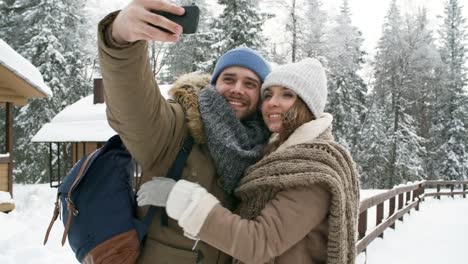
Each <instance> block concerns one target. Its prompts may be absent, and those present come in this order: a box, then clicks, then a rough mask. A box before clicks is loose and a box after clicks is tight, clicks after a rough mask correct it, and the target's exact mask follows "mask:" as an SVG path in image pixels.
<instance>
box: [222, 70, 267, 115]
mask: <svg viewBox="0 0 468 264" xmlns="http://www.w3.org/2000/svg"><path fill="white" fill-rule="evenodd" d="M215 85H216V90H217V91H218V92H219V93H220V94H221V95H222V96H223V97H224V98H225V99H226V100H227V101H228V103H229V105H230V106H231V108H232V109H233V110H234V112H235V113H236V117H237V118H239V119H240V120H244V119H246V118H248V117H249V116H251V115H252V114H253V113H255V111H256V110H257V105H258V101H259V99H260V86H261V82H260V79H259V78H258V76H257V75H256V74H255V73H254V72H253V71H251V70H249V69H247V68H244V67H237V66H235V67H229V68H226V69H224V70H223V71H222V72H221V74H220V75H219V77H218V79H217V80H216V84H215Z"/></svg>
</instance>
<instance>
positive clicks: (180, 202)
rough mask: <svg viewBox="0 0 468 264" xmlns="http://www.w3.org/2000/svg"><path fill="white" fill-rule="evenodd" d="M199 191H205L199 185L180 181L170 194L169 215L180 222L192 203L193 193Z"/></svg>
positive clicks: (168, 200) (168, 202)
mask: <svg viewBox="0 0 468 264" xmlns="http://www.w3.org/2000/svg"><path fill="white" fill-rule="evenodd" d="M197 189H202V190H204V188H203V187H201V186H200V185H199V184H198V183H193V182H189V181H186V180H180V181H178V182H177V183H176V184H175V185H174V188H173V189H172V190H171V192H170V193H169V197H168V199H167V206H166V212H167V215H168V216H170V217H171V218H173V219H175V220H179V218H180V217H181V215H182V213H183V212H184V211H185V210H186V209H187V207H188V206H189V205H190V203H191V201H192V199H193V198H192V196H193V193H194V192H195V191H196V190H197Z"/></svg>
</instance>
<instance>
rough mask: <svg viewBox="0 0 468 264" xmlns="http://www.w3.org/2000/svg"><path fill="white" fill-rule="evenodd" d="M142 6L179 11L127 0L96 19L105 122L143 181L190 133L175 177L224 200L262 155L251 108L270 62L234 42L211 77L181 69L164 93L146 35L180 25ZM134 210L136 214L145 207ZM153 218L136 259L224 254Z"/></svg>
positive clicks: (183, 259) (263, 137) (170, 37)
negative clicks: (165, 95) (189, 148)
mask: <svg viewBox="0 0 468 264" xmlns="http://www.w3.org/2000/svg"><path fill="white" fill-rule="evenodd" d="M149 10H161V11H166V12H169V13H174V14H177V15H181V14H183V12H184V10H183V8H180V7H178V6H175V5H172V4H169V3H166V2H164V1H156V0H133V1H132V2H131V3H130V4H129V5H128V6H127V7H125V8H124V9H123V10H121V11H120V12H118V13H114V14H110V15H109V16H107V17H106V18H104V19H103V20H102V21H101V22H100V25H99V59H100V64H101V72H102V76H103V80H104V87H105V101H106V104H107V117H108V121H109V124H110V125H111V126H112V128H114V129H115V130H116V131H117V132H118V133H119V135H120V136H121V138H122V139H123V141H124V143H125V145H126V147H127V148H128V150H129V151H130V152H131V154H132V155H133V157H134V158H135V159H136V160H137V161H138V163H139V164H140V165H141V166H142V168H143V172H144V176H143V180H142V181H143V182H146V181H148V180H151V178H152V177H153V176H162V175H165V174H166V173H167V171H168V169H169V167H170V166H171V164H172V163H173V161H174V159H175V157H176V155H177V153H178V151H179V150H180V148H181V146H182V145H183V142H184V140H185V139H186V138H187V136H188V135H191V136H192V137H193V138H194V139H195V144H194V146H193V148H192V151H191V153H190V155H189V157H188V159H187V163H186V165H185V168H184V171H183V173H182V178H183V179H186V180H189V181H193V182H198V183H199V184H201V185H202V186H203V187H205V188H206V189H207V190H208V191H209V192H210V193H212V194H213V195H215V196H216V197H217V198H218V199H219V200H220V201H221V202H222V203H223V204H224V205H226V206H229V205H231V203H230V201H232V199H231V194H232V191H233V190H234V188H235V187H236V186H237V183H238V181H239V179H240V177H241V176H242V173H243V171H244V170H245V168H247V166H250V165H252V164H253V163H255V162H256V161H257V160H258V159H259V158H260V157H261V155H262V149H263V146H264V144H265V143H266V141H267V140H268V131H267V129H266V127H265V126H264V124H263V121H262V120H261V118H260V116H259V114H258V111H257V109H258V103H259V100H260V98H259V97H260V87H261V84H262V82H263V80H264V78H265V77H266V75H267V74H268V73H269V72H270V67H269V65H268V63H267V62H266V61H265V60H264V59H263V58H262V57H261V56H260V55H259V54H258V53H257V52H255V51H253V50H251V49H247V48H238V49H234V50H231V51H228V52H227V53H225V54H224V55H223V56H221V57H220V59H219V60H218V62H217V64H216V67H215V70H214V72H213V74H212V76H211V79H210V78H209V76H208V77H207V76H202V75H200V74H190V75H187V76H184V77H181V78H180V79H179V80H178V81H176V82H175V84H174V87H173V88H172V89H171V91H170V94H171V96H172V97H173V100H171V101H166V100H164V98H163V97H162V96H161V93H160V91H159V88H158V86H157V83H156V80H155V79H154V76H153V74H152V72H151V67H150V63H149V58H148V55H147V41H148V40H157V41H165V42H175V41H177V40H178V39H179V36H180V34H181V32H182V28H181V27H180V26H179V25H177V24H175V23H173V22H171V21H169V20H167V19H165V18H164V17H161V16H158V15H156V14H154V13H151V12H150V11H149ZM149 24H153V25H158V26H160V27H164V28H166V29H168V30H170V31H172V32H175V34H168V33H166V32H163V31H161V30H159V29H157V28H156V27H152V26H150V25H149ZM205 86H206V87H205ZM204 87H205V88H204ZM138 214H139V216H140V217H142V216H143V215H144V214H145V210H140V211H139V212H138ZM160 219H161V215H160V212H158V213H157V214H156V215H155V217H154V218H153V220H152V225H151V226H150V229H149V232H148V236H147V239H146V241H145V244H144V248H143V250H142V253H141V255H140V258H139V262H140V263H178V264H184V263H198V262H203V263H209V264H210V263H227V262H228V261H229V257H228V256H227V255H225V254H223V253H222V252H220V251H218V250H216V249H215V248H213V247H211V246H209V245H207V244H205V243H202V242H200V243H195V241H193V240H190V239H188V238H186V237H184V236H183V232H182V229H181V228H180V227H179V226H178V225H177V222H175V221H172V220H169V222H168V223H167V224H163V223H161V221H160Z"/></svg>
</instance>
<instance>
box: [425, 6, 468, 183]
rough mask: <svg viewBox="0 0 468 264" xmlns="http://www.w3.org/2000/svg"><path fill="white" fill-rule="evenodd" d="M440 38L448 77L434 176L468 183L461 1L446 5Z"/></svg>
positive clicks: (436, 121) (437, 123)
mask: <svg viewBox="0 0 468 264" xmlns="http://www.w3.org/2000/svg"><path fill="white" fill-rule="evenodd" d="M439 34H440V41H441V44H442V45H441V48H440V53H441V57H442V62H443V63H444V66H445V68H446V76H445V78H444V89H443V90H442V91H443V93H442V94H441V96H440V98H437V99H438V100H437V102H438V104H437V105H436V111H437V112H436V113H435V114H434V116H433V135H434V139H437V147H436V150H437V153H436V155H435V157H437V158H436V159H434V163H435V171H434V173H435V174H436V176H437V177H438V178H441V179H449V180H461V179H467V173H468V164H467V162H466V161H467V159H468V147H467V146H468V143H467V142H468V137H467V135H468V129H467V126H468V124H467V123H468V119H467V110H468V109H467V105H468V99H467V94H466V90H465V88H466V84H467V77H466V74H467V71H466V68H465V65H466V63H467V61H466V51H465V49H466V41H467V33H466V18H465V17H464V16H463V15H462V6H461V5H460V4H459V1H458V0H448V1H447V2H446V3H445V13H444V23H443V24H442V26H441V28H440V30H439Z"/></svg>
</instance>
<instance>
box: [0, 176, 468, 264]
mask: <svg viewBox="0 0 468 264" xmlns="http://www.w3.org/2000/svg"><path fill="white" fill-rule="evenodd" d="M13 190H14V200H15V204H16V209H15V210H14V211H13V212H11V213H9V214H4V213H0V263H2V264H16V263H21V264H29V263H31V264H46V263H47V264H49V263H62V264H76V263H78V262H77V261H76V260H75V256H74V254H73V252H72V250H71V249H70V247H69V246H68V243H67V244H65V246H63V247H62V246H61V245H60V241H61V237H62V233H63V224H62V222H61V220H60V219H57V221H56V223H55V225H54V227H53V229H52V232H51V234H50V237H49V242H48V243H47V245H46V246H43V239H44V234H45V231H46V229H47V226H48V225H49V221H50V218H51V216H52V212H53V206H54V202H55V197H56V192H57V189H55V188H50V187H49V185H48V184H39V185H14V186H13ZM382 191H384V190H363V191H362V192H361V199H364V198H365V197H369V196H371V195H375V194H378V193H380V192H382ZM371 215H375V212H369V222H370V225H372V224H373V223H372V221H371V218H370V216H371ZM467 242H468V199H461V198H459V197H457V198H455V199H452V198H449V197H442V199H441V200H436V199H433V198H426V201H425V202H424V203H422V204H421V206H420V211H415V210H412V211H411V215H409V216H408V215H405V216H404V222H397V223H396V230H388V231H386V232H385V234H384V239H380V238H377V239H376V240H374V241H373V242H372V243H371V244H370V246H369V247H368V250H367V263H366V264H406V263H408V264H410V263H424V264H432V263H451V264H466V263H468V256H467V255H466V244H467ZM365 257H366V255H365V254H360V255H359V256H358V259H357V261H356V264H363V263H365Z"/></svg>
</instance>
